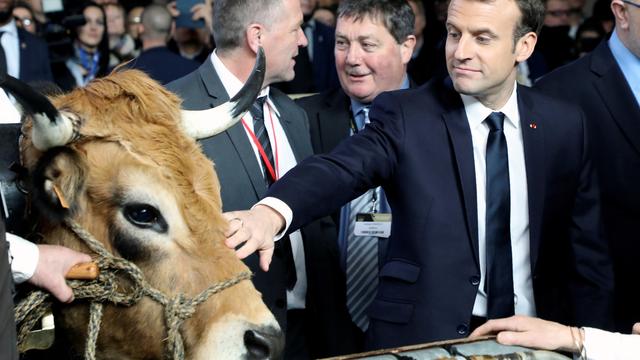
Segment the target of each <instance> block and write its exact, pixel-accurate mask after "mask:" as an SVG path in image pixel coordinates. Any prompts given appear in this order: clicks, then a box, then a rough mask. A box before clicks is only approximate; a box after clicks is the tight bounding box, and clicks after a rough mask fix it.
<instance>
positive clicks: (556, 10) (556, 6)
mask: <svg viewBox="0 0 640 360" xmlns="http://www.w3.org/2000/svg"><path fill="white" fill-rule="evenodd" d="M570 15H571V7H570V6H569V2H568V1H566V0H549V1H547V3H546V5H545V13H544V25H545V26H550V27H554V26H568V25H569V16H570Z"/></svg>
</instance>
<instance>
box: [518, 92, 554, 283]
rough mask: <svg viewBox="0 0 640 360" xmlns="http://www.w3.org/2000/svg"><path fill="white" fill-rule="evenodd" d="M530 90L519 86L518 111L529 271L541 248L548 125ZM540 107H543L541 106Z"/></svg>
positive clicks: (533, 265) (532, 268)
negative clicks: (522, 160) (524, 186)
mask: <svg viewBox="0 0 640 360" xmlns="http://www.w3.org/2000/svg"><path fill="white" fill-rule="evenodd" d="M528 91H529V89H527V88H524V87H522V86H518V111H519V112H520V128H521V131H522V141H523V146H524V161H525V167H526V172H527V192H528V196H527V197H528V201H529V249H530V252H531V270H532V271H533V270H534V269H535V264H536V261H537V259H538V253H539V248H540V231H541V228H542V211H543V209H544V198H545V163H544V157H545V147H544V133H545V131H546V130H547V127H546V126H545V125H546V124H547V122H546V121H545V118H544V117H543V116H541V115H540V114H539V113H538V112H537V111H535V110H534V109H536V107H535V105H534V104H533V103H532V100H531V97H530V96H529V93H528ZM541 108H542V107H541Z"/></svg>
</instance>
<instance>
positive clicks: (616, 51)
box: [609, 30, 640, 98]
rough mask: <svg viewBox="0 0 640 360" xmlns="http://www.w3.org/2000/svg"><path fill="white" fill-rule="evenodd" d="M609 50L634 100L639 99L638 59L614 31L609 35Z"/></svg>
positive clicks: (639, 76)
mask: <svg viewBox="0 0 640 360" xmlns="http://www.w3.org/2000/svg"><path fill="white" fill-rule="evenodd" d="M609 48H610V49H611V53H612V54H613V57H614V58H615V59H616V62H617V63H618V66H620V69H621V70H622V73H623V74H624V77H625V78H626V80H627V83H628V84H629V87H630V88H631V89H632V90H633V92H634V95H635V96H636V98H639V97H640V58H639V57H637V56H636V55H634V54H633V53H632V52H631V51H629V49H627V47H626V46H624V44H623V43H622V41H620V38H619V37H618V33H617V32H616V30H614V31H613V34H611V38H610V39H609Z"/></svg>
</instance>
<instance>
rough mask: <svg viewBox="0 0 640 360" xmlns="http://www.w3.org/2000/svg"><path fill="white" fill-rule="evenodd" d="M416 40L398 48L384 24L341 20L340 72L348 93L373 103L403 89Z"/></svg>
mask: <svg viewBox="0 0 640 360" xmlns="http://www.w3.org/2000/svg"><path fill="white" fill-rule="evenodd" d="M414 45H415V38H414V37H413V36H411V37H409V38H408V39H407V40H405V42H403V43H402V44H398V43H397V42H396V40H395V39H394V38H393V36H392V35H391V34H390V33H389V31H388V30H387V28H386V27H385V26H384V25H383V23H382V21H381V20H377V19H376V20H373V19H371V18H370V17H368V16H367V17H365V18H363V19H361V20H354V19H353V18H345V17H341V18H339V19H338V23H337V25H336V46H335V57H336V69H337V70H338V78H339V79H340V84H341V85H342V89H343V90H344V92H345V93H346V94H347V95H349V97H351V98H353V99H356V100H358V101H360V102H363V103H370V102H372V101H373V99H374V98H375V97H376V96H378V94H380V93H381V92H383V91H389V90H396V89H398V88H399V87H400V85H402V80H403V78H404V75H405V72H406V65H407V63H408V62H409V60H411V53H412V52H413V47H414Z"/></svg>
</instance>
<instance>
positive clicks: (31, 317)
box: [15, 219, 251, 360]
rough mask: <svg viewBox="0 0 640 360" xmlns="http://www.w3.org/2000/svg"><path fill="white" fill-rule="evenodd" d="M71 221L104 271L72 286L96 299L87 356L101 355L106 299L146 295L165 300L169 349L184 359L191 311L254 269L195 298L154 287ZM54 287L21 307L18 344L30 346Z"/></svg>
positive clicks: (127, 302) (117, 301)
mask: <svg viewBox="0 0 640 360" xmlns="http://www.w3.org/2000/svg"><path fill="white" fill-rule="evenodd" d="M65 225H66V226H67V227H68V228H69V229H70V230H71V231H72V232H73V233H75V234H76V236H78V237H79V238H80V239H81V240H82V241H84V242H85V243H86V244H87V246H88V247H89V248H90V249H91V250H92V251H93V252H95V253H96V254H98V257H97V264H98V267H99V268H100V275H99V276H98V278H97V279H95V280H92V281H85V280H73V281H69V282H68V284H69V286H70V287H71V288H72V289H73V294H74V297H75V298H76V299H88V300H91V305H90V318H89V325H88V328H87V334H88V336H87V341H86V346H85V355H84V356H85V359H87V360H94V359H95V358H96V354H95V351H96V343H97V340H98V333H99V332H100V324H101V321H102V310H103V304H104V303H105V302H109V303H112V304H114V305H119V306H131V305H134V304H136V303H138V301H140V299H142V298H143V297H144V296H148V297H150V298H151V299H153V300H154V301H156V302H158V303H160V304H161V305H162V306H164V315H165V326H166V328H167V345H166V352H165V355H166V357H167V358H171V359H174V360H182V359H184V342H183V339H182V334H181V333H180V328H181V326H182V324H183V323H184V321H185V320H186V319H188V318H189V317H191V316H192V315H193V314H194V313H195V311H196V308H197V306H198V305H200V304H202V303H203V302H205V301H206V300H207V299H209V298H210V297H211V296H212V295H214V294H217V293H219V292H221V291H222V290H225V289H227V288H229V287H231V286H233V285H235V284H237V283H239V282H241V281H243V280H248V279H251V273H250V272H246V271H245V272H242V273H240V274H238V275H237V276H236V277H234V278H231V279H229V280H226V281H222V282H218V283H215V284H213V285H212V286H210V287H208V288H207V289H205V290H204V291H202V292H201V293H200V294H198V295H196V296H195V297H194V298H192V299H189V298H187V297H185V296H184V295H183V294H178V295H176V296H174V297H172V298H170V297H168V296H166V295H165V294H164V293H162V292H161V291H159V290H157V289H155V288H153V287H152V286H151V285H150V284H149V283H148V282H147V281H146V280H145V278H144V275H143V274H142V271H141V270H140V268H138V267H137V266H136V265H135V264H133V263H132V262H130V261H127V260H125V259H123V258H121V257H117V256H114V255H113V254H111V253H109V252H108V251H107V250H106V249H105V248H104V246H103V245H102V244H101V243H100V242H98V241H97V240H95V238H94V237H93V236H92V235H91V234H90V233H89V232H87V231H86V230H85V229H83V228H82V227H81V226H80V225H78V224H77V223H76V222H75V221H73V220H71V219H67V220H65ZM49 296H50V295H49V293H46V292H44V291H41V290H37V291H33V292H31V293H30V294H29V295H28V296H27V297H26V298H25V299H24V300H22V301H21V302H20V303H19V304H18V305H17V306H16V308H15V317H16V322H17V323H18V324H19V335H18V348H19V349H20V351H21V352H24V351H25V350H26V349H24V345H25V344H24V340H25V339H26V336H27V335H28V333H29V331H30V330H31V329H32V328H33V327H34V325H35V324H36V322H37V321H38V320H39V319H40V318H42V316H44V314H45V313H46V312H47V311H48V309H50V307H51V301H50V300H49Z"/></svg>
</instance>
